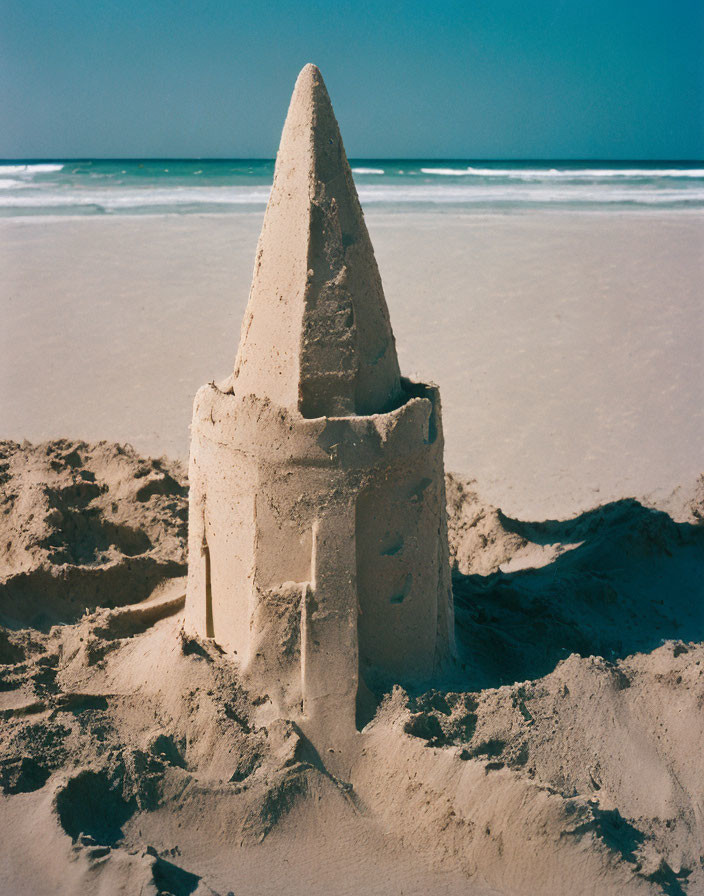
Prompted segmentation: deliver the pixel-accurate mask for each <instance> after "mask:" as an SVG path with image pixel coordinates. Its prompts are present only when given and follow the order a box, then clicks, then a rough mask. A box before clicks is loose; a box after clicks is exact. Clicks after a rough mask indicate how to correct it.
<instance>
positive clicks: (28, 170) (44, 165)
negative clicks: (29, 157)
mask: <svg viewBox="0 0 704 896" xmlns="http://www.w3.org/2000/svg"><path fill="white" fill-rule="evenodd" d="M63 168H64V166H63V165H59V164H58V163H53V162H37V163H36V164H31V163H30V164H27V165H3V164H2V163H0V175H2V174H52V173H53V172H55V171H63Z"/></svg>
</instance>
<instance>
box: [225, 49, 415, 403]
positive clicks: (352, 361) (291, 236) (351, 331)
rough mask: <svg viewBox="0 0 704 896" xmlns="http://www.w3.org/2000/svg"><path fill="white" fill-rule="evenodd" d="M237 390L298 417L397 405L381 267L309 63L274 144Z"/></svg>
mask: <svg viewBox="0 0 704 896" xmlns="http://www.w3.org/2000/svg"><path fill="white" fill-rule="evenodd" d="M234 389H235V392H236V393H238V394H249V393H254V394H256V395H258V396H260V397H265V398H269V399H271V400H272V401H274V402H275V403H277V404H279V405H281V406H283V407H287V408H290V409H294V408H295V409H297V410H298V411H299V412H300V413H301V414H302V415H303V416H304V417H320V416H349V415H354V414H373V413H381V412H384V411H387V410H389V409H391V408H392V407H395V406H397V405H398V404H399V403H400V400H401V384H400V376H399V367H398V359H397V357H396V348H395V344H394V337H393V333H392V331H391V324H390V321H389V314H388V310H387V307H386V301H385V299H384V292H383V289H382V285H381V278H380V276H379V270H378V268H377V264H376V260H375V258H374V251H373V249H372V245H371V241H370V239H369V234H368V233H367V228H366V225H365V223H364V216H363V214H362V209H361V206H360V204H359V199H358V198H357V191H356V189H355V186H354V181H353V179H352V172H351V171H350V166H349V163H348V161H347V157H346V155H345V150H344V147H343V145H342V138H341V137H340V131H339V129H338V125H337V121H336V119H335V114H334V112H333V109H332V105H331V103H330V98H329V97H328V93H327V90H326V89H325V84H324V82H323V78H322V75H321V74H320V72H319V71H318V69H317V68H316V67H315V66H314V65H306V66H305V68H304V69H303V70H302V71H301V73H300V75H299V76H298V80H297V81H296V87H295V89H294V92H293V96H292V98H291V104H290V106H289V110H288V115H287V117H286V123H285V125H284V129H283V134H282V136H281V145H280V147H279V152H278V155H277V159H276V170H275V173H274V184H273V187H272V191H271V196H270V198H269V204H268V206H267V210H266V214H265V217H264V225H263V228H262V232H261V236H260V238H259V245H258V248H257V256H256V261H255V267H254V277H253V281H252V288H251V292H250V297H249V304H248V306H247V312H246V314H245V319H244V323H243V325H242V337H241V342H240V348H239V352H238V355H237V362H236V365H235V381H234Z"/></svg>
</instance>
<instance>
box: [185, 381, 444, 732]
mask: <svg viewBox="0 0 704 896" xmlns="http://www.w3.org/2000/svg"><path fill="white" fill-rule="evenodd" d="M406 387H407V393H406V394H407V400H406V402H405V403H404V404H403V405H402V406H401V407H399V408H396V409H395V410H393V411H390V412H389V413H386V414H376V415H370V416H368V417H362V416H353V417H340V418H315V419H306V418H303V417H301V416H300V415H298V414H297V413H289V412H286V411H285V410H283V409H281V408H277V407H275V406H274V405H272V404H271V403H270V402H266V401H261V400H259V399H257V398H256V397H255V396H245V397H241V396H237V395H235V394H233V393H232V391H231V386H230V388H229V389H228V388H227V387H225V388H218V387H215V386H214V385H210V386H206V387H204V388H203V389H201V390H200V391H199V393H198V395H197V397H196V403H195V408H194V420H193V426H192V433H193V434H192V457H191V508H190V513H191V519H192V523H191V537H190V550H191V559H190V560H189V584H188V595H187V602H186V624H187V626H189V627H191V628H192V629H194V630H195V631H197V632H198V633H199V634H200V635H202V636H205V637H212V638H214V639H215V641H217V642H218V643H219V644H220V645H221V646H222V647H223V648H224V649H225V650H226V651H228V652H233V654H236V658H237V660H238V661H239V663H240V664H241V666H242V669H243V672H244V673H245V674H246V675H247V676H249V678H250V681H252V682H255V683H256V682H260V683H261V684H262V689H263V690H265V691H266V693H267V694H268V695H269V697H270V699H271V701H272V703H273V704H275V705H276V706H278V707H279V708H280V710H282V711H286V713H287V714H289V715H290V716H292V717H296V718H299V719H300V720H301V724H302V726H305V723H306V720H308V721H311V720H315V719H317V720H318V721H319V722H320V724H324V725H325V728H326V730H330V728H331V726H334V725H346V726H347V727H350V726H352V727H353V726H354V711H355V698H356V695H357V690H358V680H359V673H360V670H361V672H362V674H363V675H364V676H368V681H369V683H370V684H373V683H374V682H376V681H379V680H381V681H383V682H385V683H387V682H389V681H401V682H406V681H411V680H418V679H428V678H430V677H431V676H432V674H433V672H434V671H435V670H436V668H437V665H438V660H439V658H442V657H444V656H446V655H447V654H448V653H449V652H450V651H451V649H452V647H451V643H450V641H449V638H450V633H449V628H448V626H447V625H446V623H447V619H448V614H450V615H451V602H450V600H451V594H450V592H449V564H448V563H447V541H446V532H445V529H444V483H443V466H442V447H443V446H442V430H441V425H440V417H439V401H438V397H437V390H435V389H434V388H430V387H423V386H415V385H413V384H406ZM443 539H444V543H443ZM204 546H205V547H204ZM443 620H444V621H443ZM301 707H302V709H301ZM321 720H324V721H321Z"/></svg>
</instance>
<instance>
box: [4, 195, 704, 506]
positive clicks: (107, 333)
mask: <svg viewBox="0 0 704 896" xmlns="http://www.w3.org/2000/svg"><path fill="white" fill-rule="evenodd" d="M367 222H368V226H369V230H370V234H371V237H372V240H373V243H374V246H375V249H376V254H377V259H378V261H379V265H380V269H381V274H382V278H383V281H384V288H385V292H386V297H387V302H388V305H389V310H390V313H391V319H392V321H393V324H394V332H395V335H396V340H397V345H398V353H399V360H400V363H401V369H402V371H403V372H404V373H405V374H407V375H409V374H414V373H415V374H418V375H420V376H421V377H423V378H425V379H431V380H433V381H435V382H437V383H438V384H439V385H440V388H441V394H442V398H443V416H444V421H445V439H446V468H447V469H450V470H457V471H458V472H461V473H463V474H467V475H471V476H472V477H474V478H476V479H477V480H478V483H479V486H480V489H481V491H482V494H483V495H484V497H485V498H486V500H488V501H490V502H491V503H492V504H496V505H498V506H501V507H502V508H503V509H504V510H506V511H507V512H508V513H510V514H513V515H516V516H524V517H525V518H528V519H530V518H532V519H537V518H545V517H548V516H552V517H560V516H565V515H569V514H572V513H576V512H578V511H579V510H584V509H586V508H588V507H590V506H592V505H593V504H595V503H601V502H604V501H607V500H611V499H616V498H621V497H623V496H626V495H633V496H638V497H641V496H653V497H654V498H656V499H657V500H659V501H662V500H664V499H666V498H667V496H668V495H669V494H670V493H671V492H672V491H673V490H675V489H676V488H677V487H678V486H684V487H685V488H689V487H690V486H691V485H692V484H693V482H694V480H695V478H696V476H697V475H698V473H699V472H700V471H701V446H702V444H703V443H704V370H703V368H702V365H701V358H702V355H703V354H704V315H702V312H701V284H702V282H704V217H702V216H701V214H698V213H695V212H684V211H679V212H664V211H659V212H657V213H652V212H650V213H649V212H639V211H627V212H609V213H605V212H567V211H557V212H521V213H515V214H498V213H496V214H454V213H448V212H442V213H419V212H409V213H403V214H402V213H382V212H380V211H376V210H372V211H371V212H370V213H369V214H368V215H367ZM260 227H261V213H260V212H256V213H254V212H252V213H240V214H230V215H227V216H195V215H189V216H180V217H179V216H169V217H159V216H156V217H129V218H119V217H115V218H96V217H91V218H90V219H77V218H70V219H61V218H54V219H30V218H25V219H19V218H17V219H13V220H7V219H6V220H3V221H1V222H0V271H2V274H0V303H1V305H0V314H1V315H2V321H3V326H2V330H1V332H0V408H1V413H0V436H3V437H7V438H13V439H18V438H19V439H22V438H28V439H30V440H41V439H45V438H56V437H62V436H67V437H73V438H87V439H93V440H94V439H103V438H106V439H114V440H117V441H127V442H130V443H131V444H133V445H134V446H135V447H136V448H137V449H138V450H139V451H141V452H144V453H148V454H151V455H160V454H167V455H169V456H172V457H179V458H185V457H186V456H187V452H188V425H189V423H190V418H191V405H192V400H193V395H194V394H195V391H196V389H197V388H198V387H199V386H200V385H201V384H202V383H203V382H207V381H208V380H211V379H216V380H219V379H221V378H223V377H224V376H226V375H227V374H228V373H229V372H231V370H232V367H233V364H234V358H235V353H236V351H237V344H238V342H239V331H240V324H241V320H242V315H243V313H244V307H245V304H246V300H247V293H248V290H249V283H250V279H251V270H252V258H253V257H254V250H255V246H256V240H257V236H258V232H259V229H260Z"/></svg>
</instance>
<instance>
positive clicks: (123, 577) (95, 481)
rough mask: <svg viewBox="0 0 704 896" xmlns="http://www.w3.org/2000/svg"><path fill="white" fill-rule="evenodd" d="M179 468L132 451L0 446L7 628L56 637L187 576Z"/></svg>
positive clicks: (1, 571) (0, 551) (1, 607)
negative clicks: (88, 616) (95, 613)
mask: <svg viewBox="0 0 704 896" xmlns="http://www.w3.org/2000/svg"><path fill="white" fill-rule="evenodd" d="M186 495H187V487H186V485H185V474H184V472H183V469H182V467H181V465H180V464H178V463H174V462H169V461H166V460H163V459H162V460H145V459H144V458H141V457H139V456H138V455H137V454H136V453H135V452H134V451H133V449H132V448H131V447H130V446H122V445H115V444H108V443H107V442H101V443H99V444H98V445H91V446H88V445H86V444H85V443H83V442H70V441H66V440H57V441H53V442H47V443H45V444H42V445H36V446H33V445H29V444H27V443H25V444H24V445H22V446H19V445H17V444H16V443H14V442H7V441H5V442H0V513H1V514H2V527H3V538H2V540H1V542H0V623H2V624H4V625H10V626H12V627H22V626H31V627H32V628H36V629H40V630H42V631H48V629H49V628H50V627H51V625H53V624H55V623H58V622H75V621H76V620H77V619H78V618H80V616H82V615H83V612H84V611H85V610H87V609H90V610H92V609H95V607H98V606H102V607H114V606H119V605H120V604H129V603H136V602H138V601H141V600H143V599H144V598H145V597H147V596H148V595H149V593H150V591H151V590H152V589H153V588H154V587H155V585H156V584H157V583H158V582H160V581H162V580H163V579H165V578H169V577H172V576H180V575H183V574H184V573H185V572H186V552H185V544H184V539H185V536H186V527H187V523H186V521H187V516H188V511H187V506H186V505H187V500H186Z"/></svg>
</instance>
